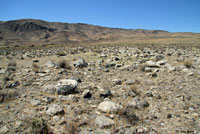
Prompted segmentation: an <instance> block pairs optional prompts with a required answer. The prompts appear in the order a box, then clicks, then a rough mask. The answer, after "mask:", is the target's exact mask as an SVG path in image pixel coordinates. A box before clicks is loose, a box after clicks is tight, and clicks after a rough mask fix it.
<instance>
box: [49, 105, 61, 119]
mask: <svg viewBox="0 0 200 134" xmlns="http://www.w3.org/2000/svg"><path fill="white" fill-rule="evenodd" d="M61 113H64V110H63V108H62V107H61V106H60V105H58V104H53V105H51V106H50V107H49V109H48V110H47V111H46V114H48V115H50V116H53V115H56V114H61Z"/></svg>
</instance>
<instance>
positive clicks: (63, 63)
mask: <svg viewBox="0 0 200 134" xmlns="http://www.w3.org/2000/svg"><path fill="white" fill-rule="evenodd" d="M58 67H60V68H64V69H69V70H70V69H71V68H72V67H71V66H70V65H69V63H68V62H67V61H66V60H60V61H59V62H58Z"/></svg>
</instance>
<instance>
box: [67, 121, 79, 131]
mask: <svg viewBox="0 0 200 134" xmlns="http://www.w3.org/2000/svg"><path fill="white" fill-rule="evenodd" d="M78 127H79V125H78V123H77V122H74V121H72V122H70V123H69V124H68V126H67V128H66V129H67V134H78Z"/></svg>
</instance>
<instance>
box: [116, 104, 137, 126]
mask: <svg viewBox="0 0 200 134" xmlns="http://www.w3.org/2000/svg"><path fill="white" fill-rule="evenodd" d="M118 114H119V115H120V116H121V117H123V118H124V119H125V120H126V121H128V122H129V123H130V124H132V125H136V123H137V122H138V121H139V117H138V116H137V115H136V114H135V110H134V109H133V107H131V106H125V107H124V108H123V109H121V110H120V112H119V113H118Z"/></svg>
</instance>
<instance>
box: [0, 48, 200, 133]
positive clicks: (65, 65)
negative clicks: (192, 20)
mask: <svg viewBox="0 0 200 134" xmlns="http://www.w3.org/2000/svg"><path fill="white" fill-rule="evenodd" d="M0 68H1V69H0V79H1V88H0V133H2V134H15V133H16V134H30V133H34V134H48V133H53V134H78V133H79V134H115V133H116V134H179V133H180V134H187V133H189V134H200V48H198V47H192V46H173V45H171V46H170V45H169V46H129V47H126V46H115V47H114V46H107V47H97V46H93V47H90V48H89V47H76V48H67V47H66V48H44V49H40V50H37V49H32V50H18V51H13V52H5V53H4V54H3V55H1V56H0Z"/></svg>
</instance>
